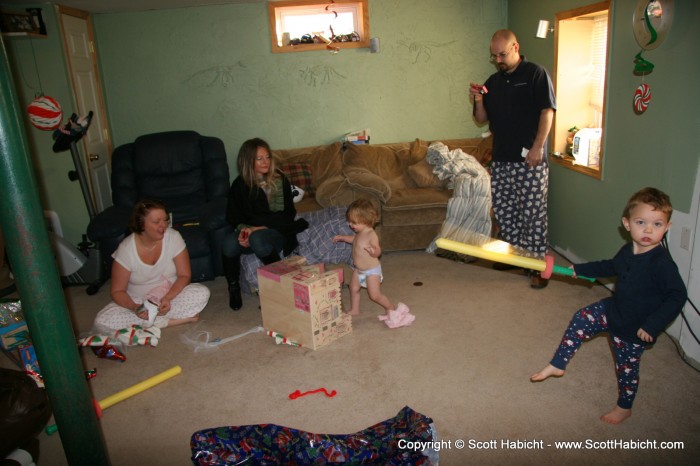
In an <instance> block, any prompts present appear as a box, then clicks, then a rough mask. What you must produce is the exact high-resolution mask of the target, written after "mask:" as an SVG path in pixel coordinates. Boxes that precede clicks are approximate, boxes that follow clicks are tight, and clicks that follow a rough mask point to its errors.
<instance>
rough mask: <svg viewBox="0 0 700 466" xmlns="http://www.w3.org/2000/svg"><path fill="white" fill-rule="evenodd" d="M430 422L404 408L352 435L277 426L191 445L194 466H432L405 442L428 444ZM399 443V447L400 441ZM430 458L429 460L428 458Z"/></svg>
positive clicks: (200, 435)
mask: <svg viewBox="0 0 700 466" xmlns="http://www.w3.org/2000/svg"><path fill="white" fill-rule="evenodd" d="M432 422H433V421H432V419H430V418H429V417H426V416H424V415H422V414H420V413H417V412H415V411H413V410H412V409H411V408H409V407H408V406H406V407H404V408H403V409H402V410H401V411H399V413H398V414H397V415H396V416H395V417H393V418H391V419H387V420H386V421H383V422H380V423H378V424H375V425H373V426H371V427H368V428H367V429H364V430H362V431H360V432H357V433H355V434H348V435H342V434H341V435H331V434H314V433H311V432H306V431H303V430H297V429H291V428H289V427H282V426H278V425H276V424H255V425H247V426H229V427H218V428H213V429H204V430H200V431H198V432H195V433H194V434H193V435H192V438H191V440H190V447H191V449H192V462H193V463H194V464H195V465H261V466H267V465H270V466H272V465H280V464H284V465H311V464H313V465H324V464H342V463H347V464H382V465H405V466H409V465H411V466H414V465H425V466H427V465H436V464H437V455H436V453H437V452H435V451H430V452H427V451H426V453H425V454H424V453H422V452H421V451H420V449H415V448H410V446H412V445H415V444H410V443H409V444H408V445H407V443H408V442H431V441H433V440H434V438H433V434H434V431H433V427H432ZM402 440H403V442H400V441H402ZM426 455H429V456H426Z"/></svg>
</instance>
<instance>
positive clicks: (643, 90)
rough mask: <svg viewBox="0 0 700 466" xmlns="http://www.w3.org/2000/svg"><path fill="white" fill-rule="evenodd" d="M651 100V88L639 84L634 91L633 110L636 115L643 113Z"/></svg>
mask: <svg viewBox="0 0 700 466" xmlns="http://www.w3.org/2000/svg"><path fill="white" fill-rule="evenodd" d="M650 101H651V89H649V86H648V85H647V84H640V85H639V87H638V88H637V90H636V91H634V112H635V113H636V114H637V115H641V114H642V113H644V112H645V111H646V109H647V107H649V102H650Z"/></svg>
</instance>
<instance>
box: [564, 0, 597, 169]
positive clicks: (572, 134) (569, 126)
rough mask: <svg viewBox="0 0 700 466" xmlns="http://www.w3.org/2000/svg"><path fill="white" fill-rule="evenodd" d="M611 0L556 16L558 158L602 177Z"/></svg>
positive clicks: (569, 164) (575, 167)
mask: <svg viewBox="0 0 700 466" xmlns="http://www.w3.org/2000/svg"><path fill="white" fill-rule="evenodd" d="M609 21H610V17H609V1H605V2H600V3H596V4H595V5H589V6H586V7H581V8H577V9H574V10H569V11H565V12H561V13H557V15H556V23H555V27H554V30H555V41H556V46H555V57H554V86H555V93H556V96H557V111H556V112H555V114H554V124H553V128H552V151H553V152H554V154H555V157H552V159H551V160H553V161H554V162H555V163H558V164H560V165H563V166H565V167H568V168H570V169H572V170H574V171H577V172H580V173H584V174H586V175H589V176H593V177H595V178H598V179H600V178H601V177H602V173H601V167H602V162H603V135H604V129H605V90H606V76H607V75H606V63H607V51H608V24H609Z"/></svg>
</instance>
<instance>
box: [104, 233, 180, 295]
mask: <svg viewBox="0 0 700 466" xmlns="http://www.w3.org/2000/svg"><path fill="white" fill-rule="evenodd" d="M185 247H186V246H185V240H183V239H182V236H181V235H180V233H179V232H178V231H176V230H173V229H172V228H168V229H167V230H165V235H164V237H163V246H162V248H161V253H160V257H159V258H158V261H156V263H155V264H153V265H150V264H146V263H145V262H143V261H142V260H141V258H140V257H139V254H138V252H137V251H136V235H135V234H134V233H132V234H130V235H129V236H127V237H126V238H124V240H123V241H122V242H121V243H120V244H119V247H118V248H117V250H116V251H114V254H112V257H113V258H114V260H115V261H117V262H119V264H121V266H122V267H124V268H125V269H126V270H128V271H129V272H131V276H130V277H129V284H128V285H127V287H126V292H127V293H129V295H130V296H132V297H136V298H142V297H143V296H145V295H146V294H147V293H148V292H149V291H151V290H152V289H153V288H155V287H157V286H160V285H162V284H163V279H164V278H167V279H168V280H169V281H170V283H174V282H175V280H176V279H177V270H176V269H175V262H174V261H173V259H174V258H175V257H176V256H177V255H178V254H180V253H181V252H182V251H183V250H184V249H185Z"/></svg>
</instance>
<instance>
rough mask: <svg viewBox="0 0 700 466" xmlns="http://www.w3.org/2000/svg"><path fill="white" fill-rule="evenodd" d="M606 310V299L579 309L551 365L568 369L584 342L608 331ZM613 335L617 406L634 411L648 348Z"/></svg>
mask: <svg viewBox="0 0 700 466" xmlns="http://www.w3.org/2000/svg"><path fill="white" fill-rule="evenodd" d="M608 299H609V298H608ZM605 308H606V300H602V301H598V302H597V303H595V304H591V305H590V306H587V307H584V308H583V309H579V310H578V312H576V314H574V316H573V317H572V318H571V322H570V323H569V327H568V328H567V329H566V332H564V338H562V340H561V344H560V345H559V348H557V351H556V353H554V357H553V358H552V361H551V362H550V364H552V365H553V366H554V367H556V368H557V369H561V370H565V369H566V365H567V364H568V363H569V361H571V358H573V357H574V354H575V353H576V351H577V350H578V349H579V347H580V346H581V345H582V344H583V342H584V341H588V340H590V339H591V338H593V337H594V336H596V335H598V334H599V333H603V332H608V318H607V313H606V310H605ZM610 336H611V337H612V348H613V352H614V354H615V371H616V372H617V391H618V398H617V405H618V406H619V407H620V408H623V409H631V408H632V403H633V402H634V397H635V396H636V394H637V389H638V388H639V360H640V358H641V357H642V353H644V349H645V346H644V345H640V344H637V343H630V342H627V341H625V340H622V339H620V338H618V337H616V336H614V335H610Z"/></svg>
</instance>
